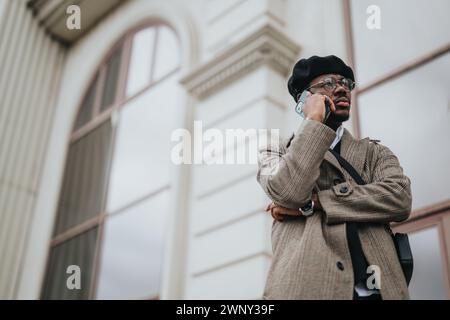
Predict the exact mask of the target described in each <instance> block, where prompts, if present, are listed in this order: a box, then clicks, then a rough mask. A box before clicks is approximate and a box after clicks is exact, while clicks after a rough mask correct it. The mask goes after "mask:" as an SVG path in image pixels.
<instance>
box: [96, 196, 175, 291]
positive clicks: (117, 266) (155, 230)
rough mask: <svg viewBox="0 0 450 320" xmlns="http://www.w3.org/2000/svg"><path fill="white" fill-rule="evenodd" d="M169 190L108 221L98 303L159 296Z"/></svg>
mask: <svg viewBox="0 0 450 320" xmlns="http://www.w3.org/2000/svg"><path fill="white" fill-rule="evenodd" d="M168 203H169V190H166V191H163V192H161V193H158V194H156V195H155V196H153V197H152V198H150V199H148V200H146V201H145V202H142V203H140V204H138V205H135V206H133V207H131V208H130V209H127V210H125V211H123V212H121V213H118V214H117V215H114V216H112V217H109V218H108V219H107V221H106V224H105V233H104V242H103V249H102V257H101V265H100V273H99V284H98V289H97V298H98V299H142V298H148V297H151V296H154V295H158V294H159V292H160V282H161V264H162V256H163V240H164V235H165V230H166V218H167V205H168Z"/></svg>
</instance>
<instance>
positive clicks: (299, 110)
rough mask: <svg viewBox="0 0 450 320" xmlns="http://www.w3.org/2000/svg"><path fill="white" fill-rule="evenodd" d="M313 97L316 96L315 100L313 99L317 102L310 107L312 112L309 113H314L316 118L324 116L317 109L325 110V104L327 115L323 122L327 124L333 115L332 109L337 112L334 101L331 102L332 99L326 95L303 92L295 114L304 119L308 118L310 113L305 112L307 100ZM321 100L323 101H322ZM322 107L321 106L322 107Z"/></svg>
mask: <svg viewBox="0 0 450 320" xmlns="http://www.w3.org/2000/svg"><path fill="white" fill-rule="evenodd" d="M312 96H315V98H313V99H314V100H315V101H314V102H313V104H314V105H313V106H312V107H311V106H310V108H309V109H310V110H308V111H310V112H311V111H314V114H315V116H316V115H318V114H321V115H323V113H321V112H320V111H318V110H317V108H321V107H322V108H323V104H325V114H324V116H323V120H322V121H321V122H322V123H324V122H326V121H327V119H328V117H329V116H330V114H331V111H332V109H333V110H335V107H334V104H333V101H331V99H330V98H329V97H328V96H325V95H320V94H312V93H311V92H310V91H308V90H305V91H303V92H302V94H301V95H300V97H299V98H298V102H297V105H296V106H295V112H297V113H298V114H299V115H300V116H301V117H302V118H304V119H305V118H306V117H307V116H308V115H309V114H307V113H310V112H308V111H307V112H306V113H305V111H304V107H305V105H306V102H307V100H309V99H310V98H311V97H312ZM318 97H320V99H319V100H318V99H317V98H318ZM320 100H321V101H320ZM320 105H321V106H320Z"/></svg>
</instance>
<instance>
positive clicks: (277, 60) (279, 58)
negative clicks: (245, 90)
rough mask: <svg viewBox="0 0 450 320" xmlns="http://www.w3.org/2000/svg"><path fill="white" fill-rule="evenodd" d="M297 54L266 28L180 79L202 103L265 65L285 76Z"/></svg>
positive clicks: (284, 39) (287, 41)
mask: <svg viewBox="0 0 450 320" xmlns="http://www.w3.org/2000/svg"><path fill="white" fill-rule="evenodd" d="M299 52H300V46H299V45H298V44H296V43H295V42H294V41H292V40H291V39H289V38H288V37H287V36H286V35H284V33H282V32H281V31H279V30H277V29H275V27H273V26H271V25H265V26H264V27H262V28H260V29H259V30H257V31H256V32H254V33H252V34H251V35H250V36H248V37H247V38H245V39H244V40H242V41H241V42H239V43H238V44H236V45H234V46H232V47H231V48H229V49H228V50H226V51H225V52H223V53H221V54H219V55H218V56H216V57H215V58H213V59H212V60H211V61H209V62H206V63H205V64H203V65H201V66H199V67H197V68H195V69H194V70H192V71H191V72H189V74H187V75H185V76H184V77H183V78H182V79H181V83H182V84H183V85H184V86H185V87H186V89H187V90H188V91H189V92H190V93H191V94H192V95H193V96H195V97H196V98H198V99H200V100H201V99H204V98H206V97H208V96H210V95H212V94H213V93H215V92H217V91H219V90H220V89H222V88H223V87H225V86H226V85H228V84H229V83H231V82H233V81H235V80H236V79H239V78H242V77H243V76H245V75H246V74H248V73H250V72H251V71H253V70H255V69H257V68H259V67H261V66H264V65H266V66H269V67H270V68H272V69H273V70H275V71H276V72H278V73H280V74H281V75H282V76H287V75H288V74H289V72H290V70H291V68H292V65H293V64H294V62H295V61H296V58H297V56H298V53H299Z"/></svg>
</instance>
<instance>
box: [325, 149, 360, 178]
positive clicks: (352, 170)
mask: <svg viewBox="0 0 450 320" xmlns="http://www.w3.org/2000/svg"><path fill="white" fill-rule="evenodd" d="M330 151H331V153H332V154H333V155H334V156H335V157H336V159H337V161H338V162H339V164H340V165H341V166H342V167H343V168H344V169H345V170H346V171H347V172H348V173H349V174H350V176H351V177H352V178H353V179H354V180H355V181H356V183H357V184H361V185H362V184H366V182H365V181H364V180H363V178H362V177H361V176H360V175H359V173H358V172H357V171H356V170H355V168H353V166H352V165H351V164H350V163H348V161H347V160H345V159H344V158H342V157H341V155H340V154H339V153H337V152H336V151H334V150H333V149H330Z"/></svg>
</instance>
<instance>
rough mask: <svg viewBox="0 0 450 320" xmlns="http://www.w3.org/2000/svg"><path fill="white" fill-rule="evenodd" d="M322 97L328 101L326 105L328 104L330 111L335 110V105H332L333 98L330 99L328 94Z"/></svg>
mask: <svg viewBox="0 0 450 320" xmlns="http://www.w3.org/2000/svg"><path fill="white" fill-rule="evenodd" d="M323 97H324V98H325V100H326V101H328V105H329V106H330V110H331V112H335V111H336V106H335V105H334V102H333V100H331V98H330V97H329V96H326V95H324V96H323Z"/></svg>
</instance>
